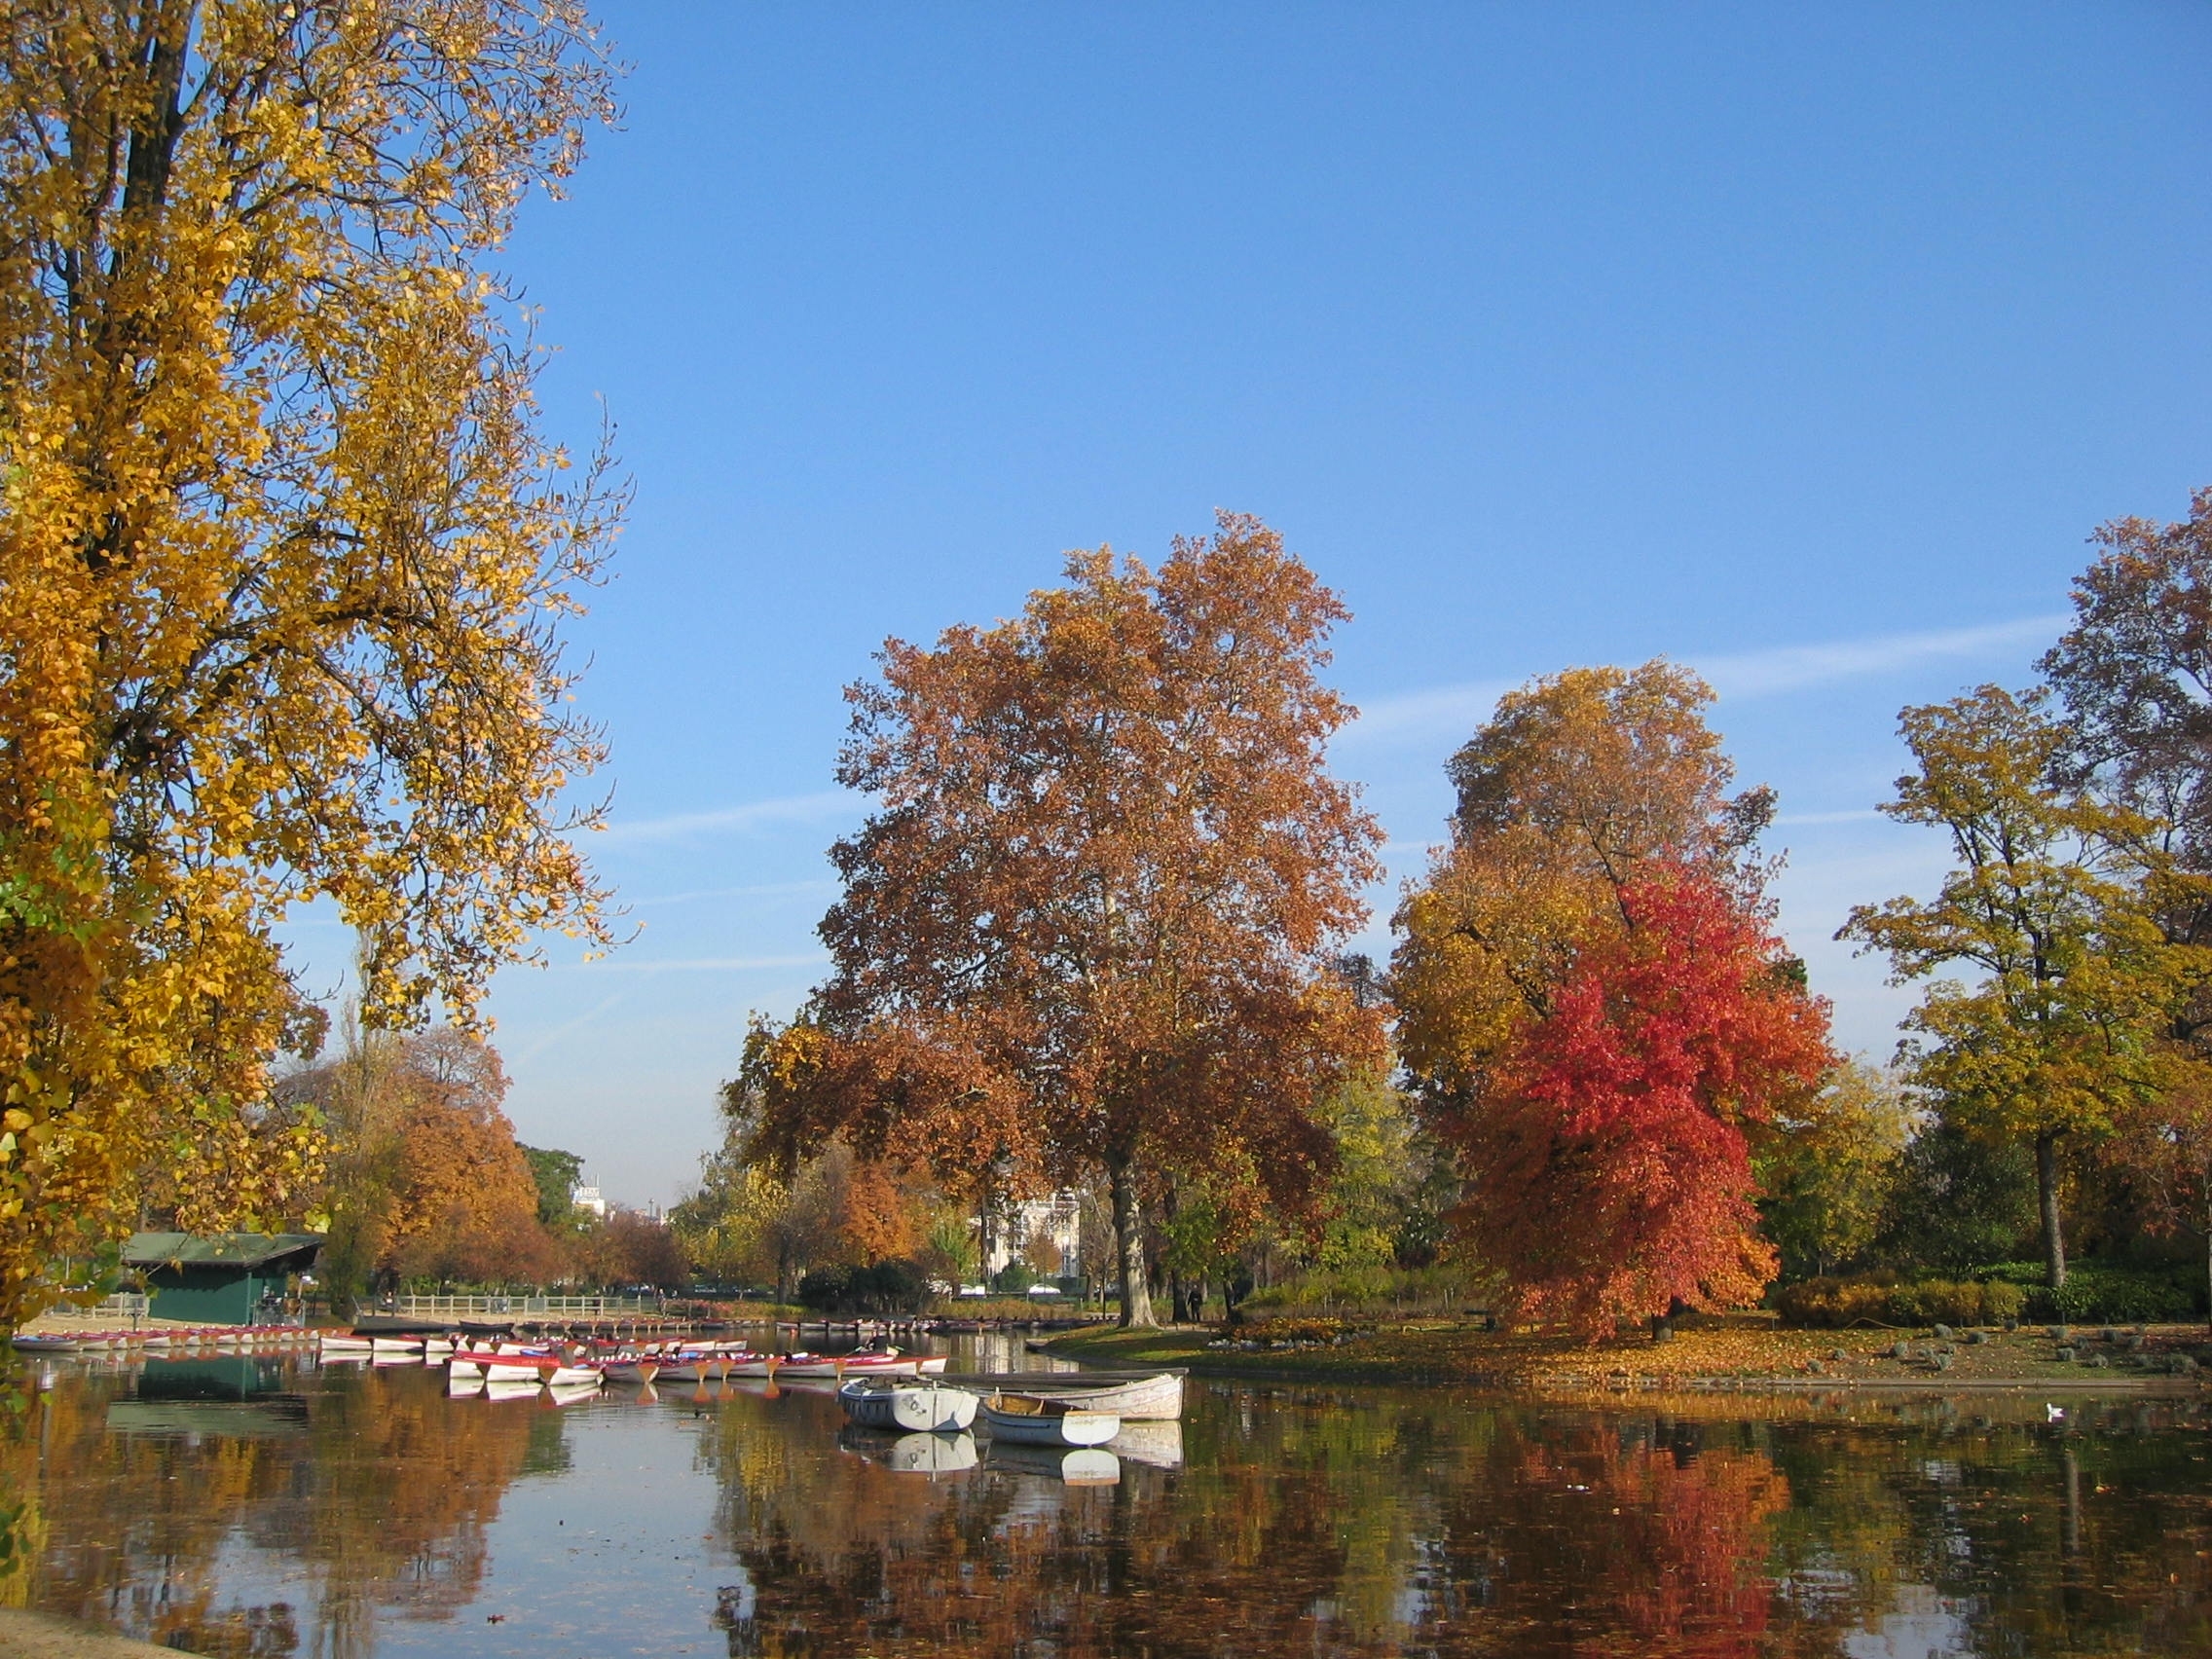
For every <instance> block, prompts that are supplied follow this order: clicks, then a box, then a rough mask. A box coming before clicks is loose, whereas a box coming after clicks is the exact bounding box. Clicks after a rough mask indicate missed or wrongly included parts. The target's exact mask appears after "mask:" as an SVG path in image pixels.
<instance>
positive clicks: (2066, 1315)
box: [1988, 1262, 2205, 1325]
mask: <svg viewBox="0 0 2212 1659" xmlns="http://www.w3.org/2000/svg"><path fill="white" fill-rule="evenodd" d="M1988 1271H1989V1272H1990V1275H1991V1276H1992V1277H1994V1278H1998V1279H2002V1280H2005V1281H2007V1282H2009V1283H2011V1284H2014V1285H2017V1286H2019V1287H2020V1289H2021V1290H2022V1291H2023V1292H2024V1293H2025V1295H2026V1297H2027V1316H2028V1317H2029V1318H2031V1319H2050V1320H2061V1321H2067V1322H2071V1323H2080V1322H2083V1321H2084V1320H2104V1321H2108V1322H2110V1323H2112V1324H2115V1325H2157V1324H2175V1323H2181V1322H2183V1321H2186V1320H2190V1319H2194V1318H2198V1317H2201V1316H2202V1314H2203V1312H2204V1306H2205V1304H2204V1274H2203V1270H2201V1269H2199V1268H2195V1267H2156V1268H2135V1267H2118V1266H2113V1265H2108V1264H2105V1263H2098V1262H2086V1263H2082V1264H2079V1265H2077V1266H2074V1267H2070V1268H2069V1269H2068V1270H2067V1272H2066V1282H2065V1284H2063V1285H2061V1286H2060V1287H2059V1288H2058V1289H2056V1290H2052V1289H2051V1288H2050V1286H2048V1285H2046V1284H2045V1283H2044V1282H2043V1278H2044V1265H2043V1264H2042V1263H2041V1262H2004V1263H2000V1264H1999V1265H1998V1266H1996V1267H1994V1268H1991V1269H1989V1270H1988Z"/></svg>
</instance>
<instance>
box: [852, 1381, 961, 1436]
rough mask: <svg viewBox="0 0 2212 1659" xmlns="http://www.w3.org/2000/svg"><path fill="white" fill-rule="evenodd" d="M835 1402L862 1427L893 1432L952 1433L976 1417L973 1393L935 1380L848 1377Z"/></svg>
mask: <svg viewBox="0 0 2212 1659" xmlns="http://www.w3.org/2000/svg"><path fill="white" fill-rule="evenodd" d="M837 1403H838V1404H839V1405H841V1406H843V1407H844V1408H845V1416H847V1417H848V1418H850V1419H852V1420H853V1421H855V1422H857V1423H859V1424H860V1425H861V1426H862V1427H864V1428H883V1429H890V1430H892V1431H893V1432H894V1433H908V1434H955V1433H958V1432H959V1431H960V1430H961V1429H964V1428H966V1427H967V1426H968V1425H969V1424H970V1423H972V1422H974V1421H975V1420H976V1396H975V1395H973V1394H971V1393H969V1392H968V1390H967V1389H965V1388H946V1387H942V1386H940V1385H939V1384H938V1383H902V1382H894V1381H892V1380H890V1379H888V1378H881V1377H853V1378H848V1379H847V1380H846V1382H845V1383H844V1384H843V1385H842V1386H841V1387H839V1388H838V1390H837Z"/></svg>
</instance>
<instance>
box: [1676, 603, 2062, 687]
mask: <svg viewBox="0 0 2212 1659" xmlns="http://www.w3.org/2000/svg"><path fill="white" fill-rule="evenodd" d="M2069 620H2071V618H2070V617H2068V616H2066V615H2064V614H2060V615H2052V616H2023V617H2021V618H2020V619H2019V620H2017V621H2014V622H1990V623H1985V624H1983V625H1982V626H1980V627H1977V628H1942V629H1937V630H1935V631H1933V632H1930V633H1922V634H1877V635H1875V636H1874V637H1872V638H1871V639H1865V640H1842V641H1837V642H1835V643H1833V644H1830V645H1774V646H1770V647H1768V648H1766V649H1764V650H1756V651H1738V652H1734V653H1732V654H1730V655H1727V656H1709V657H1697V658H1694V659H1692V666H1693V667H1695V668H1696V669H1697V671H1698V672H1699V673H1700V674H1702V675H1704V676H1705V678H1706V679H1707V680H1708V681H1710V682H1712V684H1713V688H1714V690H1715V691H1717V692H1719V693H1720V694H1721V695H1722V696H1723V697H1763V696H1768V695H1771V694H1772V693H1774V692H1777V691H1801V690H1804V689H1806V688H1808V687H1810V686H1815V685H1831V684H1833V683H1835V682H1837V681H1839V680H1858V679H1862V678H1863V677H1864V676H1867V675H1871V674H1889V673H1892V672H1894V671H1896V670H1898V669H1900V668H1913V667H1917V666H1918V665H1919V664H1921V663H1924V662H1940V661H1942V660H1944V659H1946V658H1955V659H1958V660H1961V661H1969V660H1972V659H1974V658H1978V657H1990V656H1995V655H1997V654H1998V653H1999V652H2001V651H2024V649H2025V647H2027V646H2029V645H2039V644H2044V643H2046V642H2048V641H2050V640H2052V639H2054V638H2056V637H2057V635H2058V634H2059V632H2060V631H2061V630H2063V629H2064V628H2065V626H2066V624H2067V622H2068V621H2069ZM2021 666H2023V667H2024V666H2025V663H2024V662H2023V663H2022V665H2021Z"/></svg>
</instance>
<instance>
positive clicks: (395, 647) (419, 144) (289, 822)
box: [0, 0, 621, 1322]
mask: <svg viewBox="0 0 2212 1659" xmlns="http://www.w3.org/2000/svg"><path fill="white" fill-rule="evenodd" d="M0 86H5V87H6V88H7V89H8V96H7V98H6V100H5V104H4V106H0V1111H4V1119H0V1124H4V1127H0V1322H6V1321H11V1320H13V1319H15V1318H17V1317H19V1316H20V1315H21V1314H23V1313H24V1312H26V1311H29V1310H31V1309H35V1308H36V1307H37V1306H38V1305H39V1303H40V1302H41V1301H42V1300H43V1299H45V1298H47V1297H49V1296H51V1295H52V1294H53V1293H54V1286H52V1285H51V1284H50V1283H49V1282H47V1280H46V1277H45V1274H46V1270H47V1264H48V1263H49V1262H51V1261H52V1260H53V1259H55V1258H57V1257H66V1256H68V1255H70V1254H72V1253H79V1254H81V1253H85V1252H87V1251H88V1250H89V1249H90V1248H91V1247H92V1246H96V1245H97V1244H98V1243H99V1242H100V1241H101V1240H102V1239H103V1238H106V1237H112V1236H113V1235H116V1234H117V1233H118V1232H120V1231H122V1230H124V1229H126V1228H127V1227H128V1225H129V1215H130V1212H131V1211H132V1209H133V1207H134V1203H135V1200H136V1198H138V1197H139V1196H140V1195H139V1193H138V1191H137V1190H136V1184H137V1183H138V1182H139V1181H140V1180H141V1179H142V1178H143V1177H144V1176H145V1175H146V1174H147V1172H148V1171H149V1170H159V1171H161V1173H162V1176H163V1179H164V1181H165V1182H166V1185H167V1187H168V1188H169V1189H170V1191H169V1192H167V1193H166V1194H164V1195H158V1196H160V1197H162V1198H174V1199H177V1200H178V1201H180V1202H182V1203H184V1204H185V1205H186V1207H188V1208H193V1209H196V1211H197V1212H198V1213H199V1214H200V1215H201V1217H202V1219H203V1224H205V1225H237V1226H249V1227H250V1226H271V1225H278V1224H280V1222H281V1219H282V1216H281V1212H282V1210H283V1208H284V1205H285V1203H286V1202H287V1201H288V1197H289V1195H290V1194H291V1193H292V1191H293V1190H294V1189H295V1188H296V1186H297V1178H298V1177H299V1175H300V1174H301V1173H302V1168H301V1165H300V1164H299V1162H298V1158H299V1157H300V1156H312V1154H313V1151H314V1149H313V1147H312V1146H308V1145H305V1144H303V1143H302V1142H301V1141H300V1140H299V1139H298V1138H297V1137H292V1136H288V1135H286V1134H283V1133H276V1134H270V1133H267V1132H264V1131H265V1128H266V1125H264V1124H260V1123H258V1122H256V1121H255V1114H256V1113H257V1111H258V1109H259V1104H260V1103H261V1102H262V1101H263V1100H264V1099H265V1097H266V1089H267V1085H268V1081H269V1077H268V1066H269V1062H270V1060H271V1058H272V1056H273V1055H274V1054H275V1053H276V1051H278V1050H279V1049H280V1048H282V1047H284V1046H287V1044H288V1043H290V1042H291V1041H292V1040H294V1039H296V1038H298V1037H300V1036H301V1032H300V1030H299V1026H300V1023H301V1016H302V1015H303V1014H305V1013H306V1012H307V1011H305V1010H304V1008H303V1005H302V999H301V998H300V996H299V995H298V993H297V992H296V990H295V988H294V986H293V984H292V981H291V978H290V976H289V974H288V972H287V969H286V965H285V963H284V961H283V959H282V953H281V950H280V948H279V945H278V942H277V940H276V934H275V929H276V926H277V924H278V923H279V922H280V921H281V920H282V918H283V917H284V916H285V914H286V913H287V912H288V911H289V910H290V909H291V908H292V907H293V906H295V905H297V904H302V903H311V902H315V901H321V902H325V903H330V904H332V905H334V906H335V907H336V909H337V910H338V911H339V912H340V913H342V914H343V915H344V917H345V919H346V920H347V921H348V922H349V923H350V925H351V926H352V927H353V928H355V929H356V930H357V931H358V933H359V934H360V936H361V937H362V939H363V940H364V941H365V945H366V957H365V962H366V968H367V975H366V979H365V983H364V995H365V997H366V1000H367V1002H368V1004H369V1006H370V1011H371V1014H372V1018H373V1021H374V1022H379V1023H385V1024H405V1023H409V1022H411V1021H412V1020H414V1019H416V1018H418V1017H419V1016H420V1014H421V1013H422V1011H423V1009H424V1005H425V1004H426V1003H427V1002H430V1001H432V1000H440V999H442V1000H443V1001H444V1002H445V1003H446V1004H447V1005H448V1006H449V1008H451V1009H452V1010H453V1011H454V1012H455V1013H456V1014H459V1015H461V1016H462V1017H465V1016H466V1014H467V1012H468V1010H469V1009H470V1008H471V1007H472V1006H473V1004H474V1003H475V1001H476V999H477V997H478V996H479V995H480V993H481V991H482V989H483V987H484V984H485V982H486V981H487V979H488V978H489V977H490V975H491V973H492V972H493V971H494V970H495V969H496V968H497V967H498V965H499V964H500V963H501V962H503V961H507V960H511V959H513V958H516V957H518V956H527V955H530V954H532V953H533V951H534V950H535V948H536V942H535V941H536V936H537V930H539V929H543V928H567V929H570V930H571V931H574V932H578V933H581V934H584V935H589V936H596V937H600V938H604V937H605V933H604V929H603V928H602V926H601V924H600V922H599V919H598V906H599V903H600V900H601V894H600V891H599V889H598V887H597V884H596V883H595V881H594V880H593V878H592V876H591V874H590V871H589V870H588V868H587V866H585V864H584V863H583V861H582V859H581V857H580V856H579V854H578V853H577V851H576V850H575V848H574V847H573V846H572V845H571V842H570V841H569V839H568V838H567V834H566V831H567V830H569V829H571V827H573V824H574V822H575V820H574V819H573V818H572V817H571V812H570V808H569V806H568V805H567V804H566V793H567V792H568V790H569V789H570V787H571V785H572V784H573V783H574V781H575V780H576V779H577V778H579V777H580V776H582V775H584V774H586V773H588V772H589V771H590V770H591V769H592V768H593V766H594V765H596V764H597V762H598V760H599V758H600V756H601V754H602V750H601V745H600V741H599V737H598V734H597V733H596V731H595V730H593V728H592V727H591V726H590V725H589V724H588V722H585V721H583V720H581V719H578V718H577V715H576V713H575V711H574V710H573V708H572V706H571V704H570V701H569V693H570V688H571V681H572V677H571V672H570V670H569V669H568V668H567V667H566V666H565V665H564V664H563V661H562V656H561V643H560V636H559V628H558V623H559V620H560V618H561V617H562V616H563V615H565V614H566V613H568V612H571V611H572V610H573V609H574V608H575V596H576V594H577V591H578V590H579V588H580V587H581V586H582V585H584V584H587V583H589V582H590V581H591V580H593V579H594V577H595V575H596V573H597V571H598V570H599V567H600V564H601V561H602V559H603V557H604V555H605V553H606V551H607V546H608V538H609V536H610V535H611V534H612V529H613V525H614V521H615V519H616V518H617V517H618V516H619V511H620V505H621V490H620V488H619V487H618V486H614V485H611V484H610V481H609V478H608V475H607V474H606V473H605V471H604V470H603V469H602V468H600V467H599V466H587V467H584V468H581V469H578V470H577V471H575V472H573V473H571V472H570V471H569V470H568V466H569V462H568V459H567V458H566V457H565V456H564V455H563V454H561V453H560V451H559V450H558V449H557V448H556V447H555V446H554V445H553V444H551V443H550V442H549V441H548V440H546V439H545V438H544V437H543V436H542V434H541V433H540V432H539V430H538V427H537V424H536V416H535V407H534V403H533V385H534V382H535V375H536V372H537V368H538V365H539V361H540V359H539V355H538V353H537V351H536V350H535V347H534V346H533V345H532V343H531V342H530V340H529V339H528V337H527V327H528V324H527V319H525V318H523V317H521V316H519V315H518V314H517V313H515V311H514V310H513V308H512V307H511V305H510V303H509V297H508V296H507V295H505V294H504V293H502V291H501V289H500V286H499V284H498V281H497V280H496V279H495V278H494V277H493V276H491V275H490V273H489V270H488V265H489V262H490V261H491V260H492V259H493V258H494V257H495V250H496V249H497V248H498V245H499V244H500V242H501V241H502V240H503V239H504V237H505V235H506V232H507V229H508V227H509V225H510V224H511V222H512V218H513V215H514V212H515V210H516V208H517V206H518V205H519V203H521V201H522V200H523V198H524V197H525V196H526V195H527V194H528V193H529V192H530V191H531V190H532V189H533V188H534V187H536V186H539V185H548V186H550V185H555V184H557V183H558V181H559V180H560V179H561V178H562V177H563V176H565V175H566V174H567V173H568V172H569V171H570V170H571V167H572V166H573V165H574V163H575V160H576V158H577V155H578V153H579V139H580V134H581V130H582V129H583V127H584V126H585V125H586V124H587V123H589V122H591V121H593V120H594V119H596V118H597V117H598V116H599V115H601V114H602V113H604V112H606V111H607V110H608V109H609V108H610V107H611V105H610V102H609V100H608V75H607V70H606V66H605V64H604V63H603V62H602V60H601V58H600V55H599V51H598V48H597V46H596V44H595V43H594V42H593V40H592V38H591V35H590V31H589V28H588V26H587V25H586V24H585V23H584V21H583V18H582V16H581V13H580V11H579V10H578V9H577V8H575V7H574V6H572V5H571V4H568V3H567V0H549V3H547V4H544V5H535V4H534V5H522V4H516V3H512V0H460V3H457V4H418V3H414V0H400V3H395V4H388V5H377V6H373V7H342V6H335V5H329V4H317V3H312V0H311V3H308V4H297V5H295V4H279V3H278V0H149V3H147V4H144V5H133V6H128V7H126V6H116V5H110V4H94V3H91V0H26V3H23V4H11V5H9V6H7V7H5V8H0ZM586 816H587V817H588V816H589V814H588V812H587V814H586ZM287 1158H291V1159H292V1160H293V1161H292V1162H291V1163H289V1164H287V1163H285V1162H284V1161H285V1160H286V1159H287ZM272 1160H273V1161H275V1164H276V1174H275V1177H274V1178H272V1179H265V1178H264V1175H265V1173H266V1172H267V1170H268V1169H269V1168H270V1167H271V1163H270V1161H272ZM311 1173H312V1172H311ZM180 1189H189V1191H180Z"/></svg>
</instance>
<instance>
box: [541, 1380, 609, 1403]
mask: <svg viewBox="0 0 2212 1659" xmlns="http://www.w3.org/2000/svg"><path fill="white" fill-rule="evenodd" d="M545 1392H546V1393H547V1394H549V1395H551V1396H552V1400H553V1403H554V1404H555V1405H557V1406H572V1405H574V1404H575V1403H576V1402H577V1401H579V1400H589V1399H592V1398H595V1397H596V1396H597V1395H598V1393H599V1379H598V1378H597V1377H594V1378H593V1379H592V1380H591V1381H590V1382H589V1383H548V1384H547V1385H546V1389H545Z"/></svg>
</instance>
